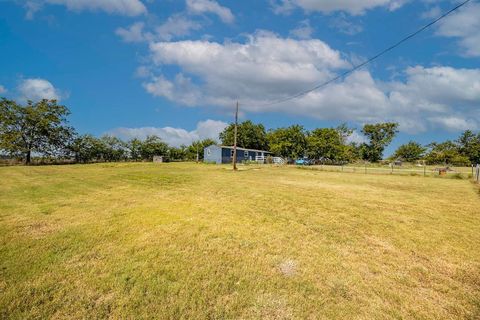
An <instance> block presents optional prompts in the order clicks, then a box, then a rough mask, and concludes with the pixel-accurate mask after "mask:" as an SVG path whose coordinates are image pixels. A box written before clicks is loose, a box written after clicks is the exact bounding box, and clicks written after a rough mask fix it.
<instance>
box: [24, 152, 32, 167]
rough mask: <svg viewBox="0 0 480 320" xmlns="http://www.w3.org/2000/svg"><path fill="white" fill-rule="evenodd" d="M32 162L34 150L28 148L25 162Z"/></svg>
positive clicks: (27, 163)
mask: <svg viewBox="0 0 480 320" xmlns="http://www.w3.org/2000/svg"><path fill="white" fill-rule="evenodd" d="M31 162H32V151H30V150H28V151H27V154H26V156H25V164H26V165H27V166H28V165H29V164H30V163H31Z"/></svg>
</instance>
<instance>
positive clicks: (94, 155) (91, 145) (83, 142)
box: [70, 134, 105, 163]
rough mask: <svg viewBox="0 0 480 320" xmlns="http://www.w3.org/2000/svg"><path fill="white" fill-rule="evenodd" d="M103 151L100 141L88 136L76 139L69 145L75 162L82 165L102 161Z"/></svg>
mask: <svg viewBox="0 0 480 320" xmlns="http://www.w3.org/2000/svg"><path fill="white" fill-rule="evenodd" d="M104 149H105V146H104V144H103V143H102V141H100V140H99V139H97V138H95V137H94V136H92V135H90V134H86V135H81V136H78V137H76V138H75V139H74V140H73V143H72V144H71V145H70V150H71V151H72V152H73V154H74V156H75V160H76V161H77V162H83V163H87V162H93V161H99V160H102V159H103V153H104Z"/></svg>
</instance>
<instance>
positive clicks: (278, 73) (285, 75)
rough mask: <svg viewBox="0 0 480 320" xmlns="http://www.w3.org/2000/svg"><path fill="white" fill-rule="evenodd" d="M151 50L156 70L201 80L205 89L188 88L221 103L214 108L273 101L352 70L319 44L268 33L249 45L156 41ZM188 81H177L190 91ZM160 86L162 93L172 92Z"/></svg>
mask: <svg viewBox="0 0 480 320" xmlns="http://www.w3.org/2000/svg"><path fill="white" fill-rule="evenodd" d="M150 51H151V54H152V60H153V62H154V63H155V64H156V65H157V66H162V65H178V66H180V67H181V68H182V69H183V70H184V74H187V75H192V76H195V77H200V78H201V79H202V82H203V85H202V87H201V90H199V88H198V87H197V85H196V84H194V83H193V82H191V81H188V86H190V88H191V89H192V90H195V91H201V92H202V95H203V96H204V97H205V96H207V97H211V99H210V100H216V102H215V104H219V103H221V102H222V101H223V103H226V104H229V105H230V104H231V102H232V101H233V100H236V99H238V98H240V97H252V98H255V99H258V100H261V99H272V98H275V97H278V92H279V91H280V92H282V91H283V92H287V93H292V92H294V91H298V90H301V89H302V88H304V87H305V86H306V85H309V84H311V83H313V82H315V81H318V80H326V79H327V78H329V77H331V76H332V70H335V69H338V68H343V67H346V66H348V63H347V62H346V61H344V60H343V59H342V58H341V56H340V53H339V52H338V51H335V50H333V49H331V48H330V47H329V46H328V45H327V44H325V43H324V42H322V41H320V40H294V39H282V38H279V37H277V36H276V35H274V34H271V33H265V32H260V33H257V34H256V35H254V36H251V37H249V39H248V40H247V42H246V43H231V42H228V43H225V44H219V43H216V42H209V41H203V40H199V41H178V42H156V43H151V44H150ZM184 78H185V76H182V77H181V78H180V80H182V81H178V80H177V79H175V80H174V82H178V83H179V84H181V85H183V86H185V84H186V81H184ZM163 80H164V79H163ZM171 82H172V81H171ZM161 84H162V88H163V89H162V91H163V92H165V93H169V92H170V91H168V90H167V91H164V90H165V84H164V83H163V81H162V82H161ZM164 96H167V94H164ZM212 102H214V101H209V103H212Z"/></svg>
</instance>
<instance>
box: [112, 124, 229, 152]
mask: <svg viewBox="0 0 480 320" xmlns="http://www.w3.org/2000/svg"><path fill="white" fill-rule="evenodd" d="M226 127H227V123H225V122H222V121H217V120H210V119H209V120H206V121H200V122H199V123H198V124H197V127H196V129H195V130H192V131H187V130H185V129H182V128H172V127H163V128H157V127H143V128H116V129H113V130H111V131H110V132H109V134H112V135H114V136H117V137H119V138H122V139H126V140H127V139H132V138H138V139H145V138H146V137H147V136H149V135H156V136H159V137H160V138H162V140H163V141H165V142H167V143H168V144H169V145H171V146H174V147H179V146H181V145H189V144H191V143H192V142H193V141H196V140H203V139H207V138H210V139H214V140H217V141H218V135H219V134H220V132H222V131H223V129H225V128H226Z"/></svg>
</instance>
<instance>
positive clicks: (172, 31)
mask: <svg viewBox="0 0 480 320" xmlns="http://www.w3.org/2000/svg"><path fill="white" fill-rule="evenodd" d="M201 28H202V25H201V24H200V23H199V22H196V21H194V20H192V19H189V18H187V17H185V16H183V15H181V14H176V15H173V16H171V17H169V18H168V19H167V21H166V22H165V23H163V24H162V25H160V26H158V27H157V28H156V29H155V31H156V33H157V35H158V39H160V40H167V41H169V40H171V39H173V38H177V37H183V36H187V35H189V34H190V33H191V32H192V31H195V30H199V29H201Z"/></svg>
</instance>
